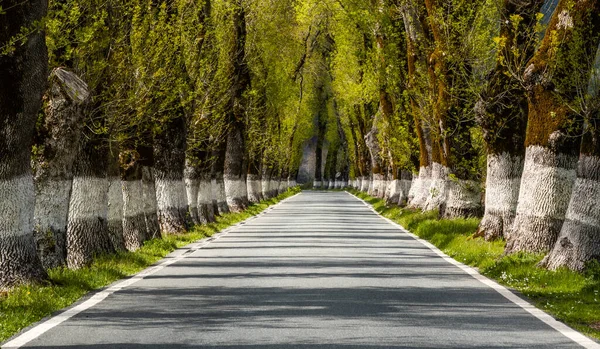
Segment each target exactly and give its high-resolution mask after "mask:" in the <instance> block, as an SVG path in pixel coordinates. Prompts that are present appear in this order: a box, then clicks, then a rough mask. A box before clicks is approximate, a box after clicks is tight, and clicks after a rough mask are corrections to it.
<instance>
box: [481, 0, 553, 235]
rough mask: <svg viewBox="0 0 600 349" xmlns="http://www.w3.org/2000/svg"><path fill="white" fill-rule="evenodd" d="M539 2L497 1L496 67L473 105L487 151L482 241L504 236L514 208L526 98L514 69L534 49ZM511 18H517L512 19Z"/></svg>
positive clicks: (520, 67)
mask: <svg viewBox="0 0 600 349" xmlns="http://www.w3.org/2000/svg"><path fill="white" fill-rule="evenodd" d="M543 3H544V1H543V0H529V1H525V2H519V3H517V2H515V1H513V0H504V1H503V2H502V8H501V13H500V16H501V21H500V40H499V42H500V43H501V44H500V47H499V49H498V54H497V59H496V61H497V63H496V67H495V69H494V70H493V72H492V73H491V77H490V79H489V82H488V85H487V86H486V88H485V90H484V91H483V94H482V96H481V98H480V100H479V102H478V103H477V105H476V108H475V113H476V121H477V123H478V124H479V126H480V127H481V129H482V131H483V138H484V140H485V142H486V145H487V153H488V157H487V178H486V191H485V213H484V216H483V219H482V221H481V223H480V224H479V227H478V233H477V234H478V235H482V236H484V237H485V239H486V240H488V241H489V240H494V239H497V238H501V237H504V236H506V235H508V231H509V229H510V227H511V226H512V223H513V221H514V218H515V213H516V210H517V199H518V196H519V188H520V185H521V175H522V173H523V160H524V157H525V146H524V144H525V128H526V124H527V98H526V91H525V89H524V88H523V86H522V84H521V83H520V81H519V80H518V78H517V77H516V76H514V74H518V75H522V74H523V71H524V69H525V63H526V62H527V61H528V60H529V59H531V56H532V55H533V53H534V49H535V42H534V38H535V35H536V34H535V26H536V24H537V13H538V12H539V11H540V9H541V6H542V5H543ZM516 16H518V17H516ZM516 18H518V22H514V21H515V19H516Z"/></svg>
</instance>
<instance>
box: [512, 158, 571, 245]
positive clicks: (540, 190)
mask: <svg viewBox="0 0 600 349" xmlns="http://www.w3.org/2000/svg"><path fill="white" fill-rule="evenodd" d="M576 166H577V157H575V156H571V155H566V154H557V153H556V152H553V151H551V150H549V149H548V148H545V147H541V146H529V147H527V150H526V153H525V166H524V169H523V177H522V179H521V189H520V192H519V202H518V205H517V213H516V217H515V220H514V224H513V226H512V229H511V230H510V234H509V235H508V236H507V240H508V242H507V252H509V253H512V252H517V251H528V252H548V251H550V249H551V248H552V247H553V246H554V243H555V242H556V239H557V238H558V234H559V233H560V230H561V227H562V225H563V221H564V219H565V214H566V212H567V208H568V206H569V200H570V197H571V192H572V190H573V185H574V183H575V177H576Z"/></svg>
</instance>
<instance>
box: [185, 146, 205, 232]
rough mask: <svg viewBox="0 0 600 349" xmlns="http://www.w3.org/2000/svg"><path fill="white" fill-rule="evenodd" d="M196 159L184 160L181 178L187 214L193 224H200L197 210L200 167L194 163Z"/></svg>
mask: <svg viewBox="0 0 600 349" xmlns="http://www.w3.org/2000/svg"><path fill="white" fill-rule="evenodd" d="M197 161H198V160H197V159H194V160H192V159H189V158H187V159H186V160H185V170H184V172H183V178H184V182H185V193H186V199H187V207H188V215H189V217H190V219H191V221H192V223H193V224H194V225H198V224H201V223H202V222H201V220H200V215H199V211H198V192H199V191H200V169H199V168H198V164H197V163H196V162H197Z"/></svg>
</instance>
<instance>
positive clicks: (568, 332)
mask: <svg viewBox="0 0 600 349" xmlns="http://www.w3.org/2000/svg"><path fill="white" fill-rule="evenodd" d="M345 192H346V193H348V195H350V196H352V197H353V198H355V199H357V200H359V201H361V202H362V203H363V204H364V205H365V206H367V207H368V208H369V209H370V210H371V211H373V212H374V213H375V214H377V216H379V217H380V218H382V219H384V220H385V221H387V222H388V223H390V224H392V225H393V226H395V227H397V228H398V229H400V231H402V232H403V233H405V234H407V235H409V236H410V237H412V238H413V239H415V240H417V241H418V242H420V243H421V244H422V245H424V246H426V247H427V248H429V249H430V250H432V251H433V252H434V253H435V254H437V255H438V256H440V257H442V259H444V260H445V261H446V262H448V263H450V264H452V265H454V266H456V267H458V268H460V269H462V270H463V271H464V272H465V273H467V274H468V275H470V276H471V277H473V278H474V279H475V280H477V281H479V282H481V283H482V284H484V285H486V286H488V287H490V288H492V289H493V290H494V291H496V292H498V293H499V294H500V295H502V296H503V297H504V298H506V299H508V300H509V301H511V302H512V303H513V304H515V305H517V306H519V307H520V308H522V309H523V310H525V311H527V312H528V313H530V314H531V315H533V316H534V317H536V318H537V319H538V320H540V321H542V322H543V323H545V324H546V325H548V326H550V327H552V328H553V329H555V330H556V331H558V332H559V333H560V334H562V335H563V336H565V337H567V338H569V339H570V340H572V341H573V342H575V343H577V344H579V345H581V346H582V347H584V348H586V349H600V344H598V343H597V342H596V341H594V340H593V339H591V338H589V337H587V336H586V335H584V334H583V333H581V332H579V331H577V330H575V329H573V328H571V327H569V326H567V325H566V324H564V323H562V322H560V321H558V320H556V319H555V318H554V317H552V316H551V315H550V314H548V313H546V312H544V311H543V310H541V309H539V308H537V307H536V306H535V305H533V304H531V303H529V302H528V301H526V300H525V299H523V298H521V297H519V296H518V295H516V294H515V293H513V292H512V291H510V290H509V289H508V288H506V287H505V286H502V285H500V284H499V283H497V282H496V281H494V280H492V279H490V278H488V277H486V276H484V275H481V274H480V273H479V272H478V271H477V270H475V269H474V268H472V267H470V266H468V265H466V264H463V263H461V262H459V261H457V260H455V259H454V258H452V257H450V256H448V255H447V254H445V253H444V252H443V251H442V250H440V249H439V248H437V247H436V246H435V245H433V244H432V243H430V242H429V241H427V240H424V239H421V238H420V237H418V236H417V235H415V234H413V233H411V232H410V231H408V230H407V229H406V228H404V227H403V226H402V225H400V224H398V223H396V222H394V221H392V220H391V219H389V218H387V217H384V216H382V215H381V214H380V213H379V212H377V211H376V210H375V209H374V208H373V206H372V205H371V204H369V203H368V202H366V201H365V200H363V199H361V198H359V197H358V196H356V195H354V194H352V193H350V192H349V191H345Z"/></svg>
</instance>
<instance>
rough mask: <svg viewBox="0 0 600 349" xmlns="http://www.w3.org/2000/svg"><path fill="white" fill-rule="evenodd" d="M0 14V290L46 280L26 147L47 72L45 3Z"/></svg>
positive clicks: (12, 6) (8, 5)
mask: <svg viewBox="0 0 600 349" xmlns="http://www.w3.org/2000/svg"><path fill="white" fill-rule="evenodd" d="M3 7H4V9H5V10H4V12H1V13H0V47H1V52H0V81H2V85H1V86H0V118H1V119H0V120H1V124H0V125H1V126H0V152H1V153H2V154H4V155H3V156H2V157H0V195H1V196H2V199H1V200H0V211H1V212H3V213H2V217H1V218H0V239H1V241H2V244H1V245H0V289H2V290H5V289H8V288H11V287H13V286H16V285H18V284H21V283H25V282H32V281H40V280H43V279H45V278H46V274H45V272H44V270H43V269H42V265H41V262H40V260H39V258H38V256H37V254H36V248H35V241H34V237H33V224H32V223H33V214H34V184H33V177H32V174H31V168H30V159H31V145H32V140H33V132H34V126H35V121H36V117H37V112H38V111H39V109H40V107H41V102H42V94H43V92H44V88H45V86H46V77H47V76H48V75H47V69H48V61H47V53H46V43H45V39H44V37H45V34H44V32H43V31H42V30H41V29H40V21H41V20H42V18H43V17H44V16H45V15H46V10H47V3H46V2H45V1H28V2H20V1H12V0H7V1H5V2H3Z"/></svg>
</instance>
